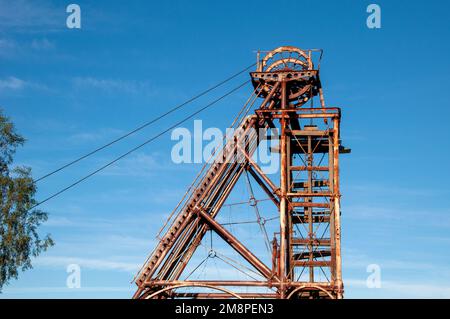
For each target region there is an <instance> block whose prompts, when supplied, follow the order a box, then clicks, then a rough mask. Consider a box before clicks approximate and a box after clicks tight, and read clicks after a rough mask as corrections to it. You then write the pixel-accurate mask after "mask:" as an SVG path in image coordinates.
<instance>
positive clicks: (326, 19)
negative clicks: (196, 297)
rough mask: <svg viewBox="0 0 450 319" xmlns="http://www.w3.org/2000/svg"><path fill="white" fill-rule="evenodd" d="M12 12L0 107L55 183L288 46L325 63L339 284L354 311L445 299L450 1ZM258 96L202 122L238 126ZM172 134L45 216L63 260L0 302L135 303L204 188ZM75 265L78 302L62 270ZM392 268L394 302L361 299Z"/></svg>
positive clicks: (8, 8)
mask: <svg viewBox="0 0 450 319" xmlns="http://www.w3.org/2000/svg"><path fill="white" fill-rule="evenodd" d="M69 3H70V2H68V1H31V0H30V1H25V0H19V1H14V2H11V1H3V0H0V107H1V108H2V109H3V110H4V112H5V113H6V114H7V115H8V116H10V118H11V119H12V120H13V121H14V122H15V123H16V125H17V129H18V131H19V132H20V133H22V134H23V135H24V136H25V137H26V138H27V143H26V145H25V147H23V148H22V149H20V150H19V151H18V153H17V157H16V163H17V164H20V165H27V166H31V167H32V168H33V174H34V176H36V177H37V176H41V175H42V174H45V173H46V172H48V171H50V170H52V169H54V168H56V167H58V166H60V165H62V164H64V163H66V162H67V161H70V160H71V159H74V158H76V157H77V156H79V155H81V154H83V153H85V152H87V151H90V150H91V149H92V148H94V147H96V146H99V145H102V144H103V143H105V142H108V141H109V140H111V139H113V138H115V137H117V136H120V135H121V134H122V133H124V132H126V131H127V130H129V129H132V128H134V127H135V126H137V125H139V124H141V123H143V122H144V121H146V120H148V119H151V118H153V117H155V116H156V115H158V114H160V113H162V112H163V111H164V110H167V109H169V108H170V107H171V106H173V105H176V104H178V103H180V102H182V101H184V100H186V99H187V98H189V97H191V96H193V95H195V94H197V93H198V92H201V91H202V90H204V89H205V88H207V87H209V86H211V85H213V84H215V83H216V82H218V81H219V80H221V79H223V78H225V77H227V76H229V75H231V74H233V73H235V72H236V71H238V70H240V69H242V68H244V67H245V66H247V65H249V64H251V63H253V62H254V61H255V50H258V49H262V50H270V49H273V48H275V47H278V46H280V45H294V46H299V47H302V48H323V49H324V51H325V54H324V58H323V61H322V65H321V70H322V72H321V79H322V83H323V85H324V89H325V94H326V101H327V104H328V105H330V106H340V107H342V110H343V120H342V138H343V140H344V144H345V145H346V146H349V147H351V148H352V154H351V155H346V156H345V157H344V156H343V157H342V161H341V170H342V173H341V174H342V175H341V190H342V193H343V198H342V228H343V229H342V233H343V242H342V247H343V273H344V283H345V287H346V297H348V298H386V297H393V298H409V297H426V298H429V297H435V298H442V297H446V298H450V269H449V264H450V256H449V254H448V253H447V252H448V251H450V196H449V195H450V189H449V186H448V183H447V181H448V180H449V178H450V172H449V169H448V165H447V162H448V160H447V159H448V157H449V155H450V154H449V153H450V139H449V137H450V135H449V132H448V118H449V115H450V111H449V108H448V106H449V101H450V91H449V90H448V89H447V88H446V87H445V84H446V83H448V82H449V80H450V78H449V69H450V60H449V59H448V52H449V49H450V48H449V42H448V41H447V40H445V39H448V38H449V36H450V28H449V22H448V12H449V9H450V5H449V3H448V2H447V1H414V2H410V1H377V2H376V3H378V4H379V5H380V6H381V9H382V28H381V29H378V30H371V29H368V28H367V27H366V18H367V15H368V14H367V13H366V7H367V5H368V4H369V3H370V2H368V1H357V0H353V1H350V0H348V1H340V2H339V3H338V2H337V1H322V2H320V3H318V2H314V1H280V2H279V3H277V4H274V3H273V2H269V1H221V2H219V1H189V2H188V1H171V2H163V1H158V2H153V1H127V2H125V1H76V3H77V4H79V5H80V7H81V16H82V28H81V29H80V30H75V29H68V28H66V26H65V20H66V17H67V13H66V12H65V8H66V6H67V5H68V4H69ZM246 79H247V75H245V74H244V75H243V76H241V77H240V78H239V79H236V81H234V82H233V83H232V84H230V85H227V86H226V87H224V88H223V89H222V90H218V91H216V92H214V93H213V94H211V95H210V96H209V97H208V98H203V99H201V100H199V101H198V102H196V103H194V104H193V105H191V106H189V107H187V108H186V110H185V111H184V112H179V113H177V114H174V115H172V116H170V118H168V119H167V120H166V122H159V123H157V125H154V126H152V127H149V128H148V129H146V130H143V131H142V132H140V133H139V134H137V135H136V136H133V137H131V138H130V139H127V141H125V142H123V143H119V144H117V145H114V146H113V147H111V148H109V149H108V150H105V151H103V152H101V153H99V154H97V155H96V156H94V157H92V158H89V159H87V160H86V161H83V162H82V163H80V164H79V165H76V166H74V167H71V168H70V169H67V170H65V171H64V172H61V173H60V174H57V175H54V176H52V177H50V178H48V179H46V180H45V181H43V182H42V183H39V185H38V186H39V192H38V194H37V195H38V199H42V198H45V197H46V196H48V195H50V194H52V193H53V192H55V191H57V190H59V189H60V188H62V187H64V186H66V185H67V184H69V183H71V182H72V181H74V180H75V179H77V178H79V177H80V176H83V175H85V174H86V173H88V172H90V171H92V170H93V169H95V168H97V167H99V166H101V165H102V164H103V163H105V162H107V161H109V160H110V159H112V158H114V157H115V156H117V155H118V154H121V153H123V152H125V151H127V150H128V149H129V148H130V147H131V146H132V145H135V144H139V143H140V142H142V141H144V140H145V139H147V138H149V137H150V136H152V135H154V134H156V133H157V132H159V131H160V130H162V129H163V128H165V127H166V126H167V125H168V123H175V122H176V121H177V120H179V119H181V118H182V117H183V116H184V115H185V114H186V113H187V111H188V110H190V109H194V108H196V107H199V106H202V105H203V104H204V103H206V102H207V101H209V100H211V99H213V98H214V97H217V96H220V95H221V94H223V92H225V91H226V89H227V88H228V89H230V88H232V87H233V86H236V85H237V84H239V83H241V82H242V81H245V80H246ZM250 93H251V88H250V86H246V87H245V88H243V89H242V90H240V91H239V92H238V93H236V94H234V95H233V96H231V97H229V98H227V99H226V100H225V101H222V102H221V103H220V104H218V105H217V106H215V107H214V108H213V109H211V110H208V111H206V112H204V113H202V114H201V115H199V116H198V117H196V118H197V119H202V120H203V125H204V126H214V127H219V128H223V129H224V128H225V127H227V126H228V125H229V124H230V122H231V119H232V118H233V115H234V114H235V113H236V112H237V111H238V110H239V109H240V107H241V106H242V104H243V103H244V102H245V100H246V98H247V97H248V96H249V95H250ZM173 144H174V143H173V142H172V141H171V140H170V135H165V136H164V137H163V138H161V139H159V140H158V142H157V143H152V144H150V145H148V146H147V147H145V148H143V149H141V150H139V151H138V152H136V153H134V154H133V155H131V156H129V157H127V158H126V159H124V160H122V161H121V162H119V163H117V164H116V165H114V166H113V167H110V168H109V169H107V170H105V171H103V172H102V173H101V174H98V175H96V176H94V177H93V178H92V179H90V180H88V181H86V182H85V183H83V184H81V185H79V186H77V187H76V188H75V189H72V190H70V191H68V192H66V193H64V194H63V195H61V196H60V197H58V198H55V199H54V200H52V201H49V202H48V203H46V204H44V205H43V207H42V208H43V209H45V210H46V211H48V212H49V214H50V217H49V221H48V222H47V224H46V225H45V226H44V227H43V228H42V231H43V232H50V233H51V234H52V235H53V237H54V239H55V241H56V245H55V246H54V247H53V248H51V249H50V250H49V251H48V252H46V253H45V254H43V255H42V256H40V257H39V258H37V259H36V260H35V261H34V265H35V267H34V269H33V270H30V271H27V272H25V273H22V274H21V275H20V278H19V280H17V281H12V282H11V284H10V285H9V286H8V287H6V288H5V289H4V292H3V294H2V295H1V296H0V297H2V298H29V297H40V298H48V297H50V298H61V297H63V298H80V297H84V298H103V297H106V298H129V297H131V295H132V293H133V292H134V287H135V286H134V284H130V281H131V280H132V278H133V275H134V273H135V271H136V270H137V268H138V267H139V266H140V265H141V264H142V262H143V261H144V260H145V258H146V256H147V255H148V253H149V252H150V251H151V250H152V248H153V246H154V243H155V241H154V237H155V235H156V232H157V230H158V229H159V227H160V226H161V224H162V223H163V221H164V219H165V216H167V214H168V213H169V212H170V211H171V210H172V208H173V207H174V206H175V204H176V203H177V201H178V199H179V198H180V196H181V195H182V194H183V193H184V190H185V189H186V187H187V186H188V185H189V183H190V182H191V180H192V179H193V177H194V176H195V175H196V171H197V170H198V168H199V166H198V165H176V164H174V163H172V161H171V159H170V150H171V148H172V146H173ZM70 263H77V264H79V265H80V266H81V271H82V275H81V285H82V287H81V288H80V289H69V288H67V287H66V278H67V273H66V267H67V265H68V264H70ZM369 264H378V265H380V267H381V271H382V273H381V279H382V288H380V289H369V288H367V287H366V285H365V281H366V278H367V276H368V275H369V274H368V273H367V272H366V267H367V265H369Z"/></svg>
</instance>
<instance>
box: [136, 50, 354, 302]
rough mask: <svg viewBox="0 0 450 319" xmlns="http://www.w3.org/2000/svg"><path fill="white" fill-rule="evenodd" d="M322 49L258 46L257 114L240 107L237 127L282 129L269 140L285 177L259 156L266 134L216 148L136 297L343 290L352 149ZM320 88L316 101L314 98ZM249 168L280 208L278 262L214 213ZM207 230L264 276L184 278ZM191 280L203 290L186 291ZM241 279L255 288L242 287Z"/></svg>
mask: <svg viewBox="0 0 450 319" xmlns="http://www.w3.org/2000/svg"><path fill="white" fill-rule="evenodd" d="M317 55H319V57H318V58H317ZM321 57H322V51H321V50H301V49H298V48H295V47H291V46H283V47H279V48H277V49H275V50H272V51H269V52H258V56H257V60H258V63H257V68H256V71H255V72H251V73H250V76H251V79H252V83H253V86H254V89H255V90H254V92H253V95H252V96H251V98H250V99H249V101H252V103H255V101H257V100H258V99H257V98H261V99H262V101H261V100H260V101H261V104H260V105H259V107H257V108H256V110H255V114H254V115H253V116H247V117H243V118H242V119H241V121H240V122H239V121H238V122H237V125H236V127H239V128H240V129H241V131H243V132H247V133H248V134H249V135H251V134H254V133H252V132H254V130H253V131H252V129H255V128H257V129H263V130H269V129H271V128H277V129H278V130H279V147H278V148H277V149H272V151H274V152H279V153H280V170H279V185H277V184H276V183H275V182H274V181H273V180H272V179H271V178H270V177H269V176H268V175H266V174H265V173H264V172H263V170H262V169H261V167H260V166H259V165H258V164H257V163H256V162H255V161H254V160H253V159H252V154H253V153H254V151H255V150H256V149H257V147H258V144H259V137H258V136H253V137H254V138H250V139H248V138H247V139H246V140H245V141H244V140H242V141H240V139H241V135H239V136H235V138H234V139H232V140H231V141H232V142H233V140H234V142H233V143H231V144H230V145H227V144H226V145H225V146H224V147H223V149H222V150H218V151H217V152H216V159H221V160H214V161H213V162H212V163H211V164H205V166H204V167H203V169H202V171H201V172H200V173H199V175H198V176H197V178H196V179H195V181H194V183H193V184H192V187H191V188H190V190H188V192H186V194H185V196H184V197H183V199H182V200H181V201H180V203H179V204H178V206H177V207H176V209H175V210H174V212H173V213H172V214H171V216H170V217H169V220H168V222H167V223H166V225H164V226H163V230H165V233H164V235H163V236H162V237H160V240H159V242H158V244H157V246H156V248H155V250H154V251H153V252H152V254H151V255H150V256H149V258H148V259H147V261H146V262H145V264H144V266H143V267H142V269H141V271H140V272H139V273H138V275H137V277H136V281H135V282H136V285H137V286H138V289H137V291H136V293H135V294H134V296H133V297H134V298H283V299H284V298H298V299H300V298H342V297H343V282H342V266H341V264H342V262H341V222H340V196H341V195H340V191H339V154H340V153H349V152H350V150H349V149H347V148H345V147H343V146H342V145H341V141H340V118H341V111H340V108H337V107H327V106H326V105H325V100H324V96H323V92H322V86H321V82H320V78H319V69H320V59H321ZM314 59H315V61H314ZM315 64H316V66H315ZM316 96H318V97H319V99H320V103H319V105H318V106H314V105H313V103H312V101H313V98H314V97H316ZM307 103H310V105H308V106H307ZM236 141H237V142H236ZM240 142H241V143H240ZM225 150H227V152H225ZM230 154H234V155H235V154H239V155H238V156H239V157H240V160H234V161H228V159H229V158H228V157H229V156H230ZM244 172H246V173H248V175H250V176H252V177H253V179H254V180H255V181H256V182H257V184H258V185H259V186H260V187H261V189H262V190H263V191H264V192H265V193H266V194H267V195H268V197H269V198H270V199H271V201H272V202H273V203H274V210H275V211H278V213H279V233H276V234H275V236H274V240H273V241H272V247H271V249H272V265H271V267H269V266H267V265H266V264H264V263H263V262H262V261H261V260H260V258H258V256H257V254H254V253H253V252H252V251H251V250H250V249H248V248H247V247H246V246H245V245H244V244H243V243H241V242H240V241H239V240H238V239H237V238H236V237H235V236H234V235H233V234H231V233H230V231H229V230H227V229H226V227H224V225H221V224H220V223H219V222H218V221H217V220H216V216H217V215H218V213H219V211H220V209H221V207H222V206H223V204H224V202H225V200H226V199H227V198H228V195H229V194H230V192H231V191H232V189H233V187H234V186H235V184H236V182H237V180H238V179H239V177H240V176H241V175H242V174H243V173H244ZM208 230H211V231H214V232H215V233H216V234H217V235H218V236H220V237H221V238H222V239H224V240H225V242H226V243H227V244H228V245H230V246H231V247H232V248H233V249H234V250H235V251H236V252H238V253H239V255H240V256H242V257H243V258H244V259H245V260H246V261H247V262H248V264H250V265H251V266H253V267H254V270H255V271H256V272H258V273H259V274H260V275H261V276H262V278H264V280H248V281H244V280H180V277H181V275H182V273H183V271H184V270H185V268H186V265H187V264H188V262H189V261H190V259H191V257H192V255H193V254H194V252H195V250H196V249H197V247H198V246H199V245H200V243H201V241H202V239H203V237H204V236H205V234H206V232H207V231H208ZM319 231H320V233H319ZM160 233H161V232H160ZM322 273H323V275H324V276H322V275H320V276H318V274H322ZM323 278H326V279H325V280H324V279H323ZM185 287H193V288H200V290H199V291H197V292H182V291H179V290H182V289H181V288H185ZM242 287H247V288H253V289H255V291H254V292H245V293H242V289H239V288H242ZM261 287H265V288H270V289H275V290H274V291H273V290H272V291H273V292H264V293H262V292H259V291H258V290H257V288H261ZM236 288H238V289H236ZM201 289H209V290H211V289H212V290H215V292H205V291H204V290H201ZM233 289H235V290H233ZM177 290H178V291H177Z"/></svg>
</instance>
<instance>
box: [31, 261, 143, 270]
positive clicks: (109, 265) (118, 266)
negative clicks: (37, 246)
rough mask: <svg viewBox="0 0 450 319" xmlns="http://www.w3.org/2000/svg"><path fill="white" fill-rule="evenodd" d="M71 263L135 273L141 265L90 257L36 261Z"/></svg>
mask: <svg viewBox="0 0 450 319" xmlns="http://www.w3.org/2000/svg"><path fill="white" fill-rule="evenodd" d="M70 264H77V265H79V266H80V267H81V268H87V269H95V270H117V271H125V272H130V273H135V272H136V271H137V270H139V267H140V266H141V265H140V264H138V263H130V262H122V261H114V260H105V259H89V258H77V257H40V258H37V259H36V261H35V262H34V265H35V266H45V267H67V265H70Z"/></svg>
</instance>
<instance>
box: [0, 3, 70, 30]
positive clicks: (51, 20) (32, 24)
mask: <svg viewBox="0 0 450 319" xmlns="http://www.w3.org/2000/svg"><path fill="white" fill-rule="evenodd" d="M65 14H66V12H65V7H64V6H59V7H52V6H50V5H49V3H46V2H43V1H31V0H17V1H8V0H0V29H14V30H24V29H28V30H29V31H31V32H38V31H40V30H41V29H43V28H45V29H47V31H48V28H49V27H52V28H55V27H57V26H60V27H64V26H65V25H64V23H65V19H64V15H65Z"/></svg>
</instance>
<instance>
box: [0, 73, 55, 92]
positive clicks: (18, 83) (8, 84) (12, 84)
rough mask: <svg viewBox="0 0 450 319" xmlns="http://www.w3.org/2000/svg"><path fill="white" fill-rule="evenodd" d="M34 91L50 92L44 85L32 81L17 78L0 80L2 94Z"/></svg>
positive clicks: (11, 77)
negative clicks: (25, 90)
mask: <svg viewBox="0 0 450 319" xmlns="http://www.w3.org/2000/svg"><path fill="white" fill-rule="evenodd" d="M27 88H28V89H34V90H48V87H47V86H46V85H44V84H40V83H35V82H31V81H26V80H22V79H20V78H17V77H15V76H9V77H6V78H3V79H0V92H5V91H16V92H17V91H21V90H24V89H27Z"/></svg>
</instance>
